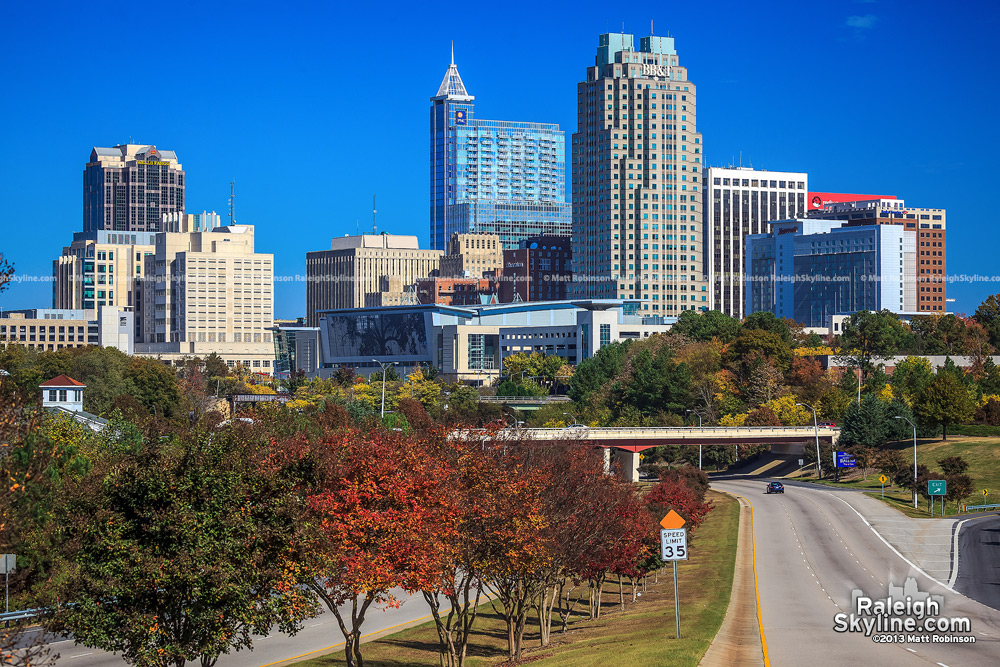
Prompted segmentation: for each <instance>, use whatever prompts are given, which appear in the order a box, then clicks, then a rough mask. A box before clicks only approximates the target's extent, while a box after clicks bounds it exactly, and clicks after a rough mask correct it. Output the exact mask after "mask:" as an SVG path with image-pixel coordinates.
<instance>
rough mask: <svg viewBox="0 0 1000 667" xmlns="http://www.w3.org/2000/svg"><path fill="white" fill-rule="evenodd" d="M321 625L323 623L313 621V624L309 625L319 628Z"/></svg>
mask: <svg viewBox="0 0 1000 667" xmlns="http://www.w3.org/2000/svg"><path fill="white" fill-rule="evenodd" d="M321 625H323V624H322V623H313V624H312V625H310V626H309V627H310V628H318V627H319V626H321Z"/></svg>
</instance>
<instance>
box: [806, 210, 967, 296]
mask: <svg viewBox="0 0 1000 667" xmlns="http://www.w3.org/2000/svg"><path fill="white" fill-rule="evenodd" d="M842 196H843V195H842ZM809 217H810V218H816V219H821V220H844V221H846V223H847V225H848V226H852V227H856V226H868V225H899V226H902V227H903V228H904V229H906V230H912V231H914V232H915V233H916V235H917V274H916V281H917V307H916V311H917V312H918V313H922V314H925V315H928V314H933V313H938V314H940V313H944V312H945V311H946V310H947V307H948V305H947V304H948V282H947V275H948V272H947V264H948V258H947V252H946V250H947V218H948V216H947V212H946V211H945V209H943V208H917V207H913V206H907V205H906V202H905V201H903V200H902V199H896V198H895V197H887V198H874V199H868V200H859V201H834V202H829V203H826V204H825V205H824V207H823V209H822V210H816V211H812V212H810V214H809Z"/></svg>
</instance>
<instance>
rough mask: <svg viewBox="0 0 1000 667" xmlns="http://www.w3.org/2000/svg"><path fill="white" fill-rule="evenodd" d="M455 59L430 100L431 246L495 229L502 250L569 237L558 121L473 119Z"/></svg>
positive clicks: (562, 144) (569, 215)
mask: <svg viewBox="0 0 1000 667" xmlns="http://www.w3.org/2000/svg"><path fill="white" fill-rule="evenodd" d="M474 100H475V98H474V97H473V96H472V95H470V94H469V92H468V91H467V90H466V88H465V84H464V83H463V82H462V77H461V76H460V75H459V73H458V67H457V66H456V65H455V57H454V53H453V54H452V61H451V65H449V66H448V71H447V72H446V73H445V75H444V80H443V81H441V86H440V87H439V88H438V91H437V95H435V96H434V97H432V98H431V127H430V130H431V156H430V157H431V159H430V180H431V202H430V221H431V225H430V232H431V248H433V249H435V250H446V249H447V245H448V242H449V240H450V239H451V235H452V234H454V233H460V234H464V233H476V234H496V235H497V236H499V237H500V241H501V242H502V243H503V247H504V248H508V249H510V248H516V247H517V245H518V243H519V242H520V241H521V240H523V239H526V238H528V237H531V236H540V235H550V236H569V234H570V232H571V226H572V213H571V206H570V204H568V203H567V202H566V200H565V187H566V139H565V135H564V133H563V131H562V130H560V129H559V125H557V124H554V123H529V122H517V121H503V120H481V119H478V118H474V110H473V102H474Z"/></svg>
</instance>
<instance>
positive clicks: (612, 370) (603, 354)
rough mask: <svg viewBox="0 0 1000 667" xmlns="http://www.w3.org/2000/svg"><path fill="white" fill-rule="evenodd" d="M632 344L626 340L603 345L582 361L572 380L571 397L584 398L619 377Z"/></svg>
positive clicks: (577, 399)
mask: <svg viewBox="0 0 1000 667" xmlns="http://www.w3.org/2000/svg"><path fill="white" fill-rule="evenodd" d="M630 344H631V343H630V342H629V341H626V342H624V343H611V344H610V345H603V346H601V349H599V350H598V351H597V354H595V355H594V356H593V357H591V358H589V359H584V360H583V361H581V362H580V364H579V365H578V366H577V367H576V372H575V373H573V377H572V379H571V380H570V389H569V392H568V395H569V397H570V398H571V399H573V400H574V401H579V400H583V399H584V398H586V397H587V396H588V395H589V394H591V393H592V392H595V391H597V390H599V389H601V388H602V387H604V386H605V385H606V384H607V383H608V382H610V381H611V380H613V379H614V378H615V377H617V376H618V374H619V373H621V370H622V366H623V365H624V363H625V356H626V354H627V352H628V348H629V345H630Z"/></svg>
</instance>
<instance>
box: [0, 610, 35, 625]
mask: <svg viewBox="0 0 1000 667" xmlns="http://www.w3.org/2000/svg"><path fill="white" fill-rule="evenodd" d="M41 613H42V610H41V609H22V610H20V611H8V612H6V613H0V623H6V622H7V621H23V620H24V619H26V618H35V617H36V616H40V615H41Z"/></svg>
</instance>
